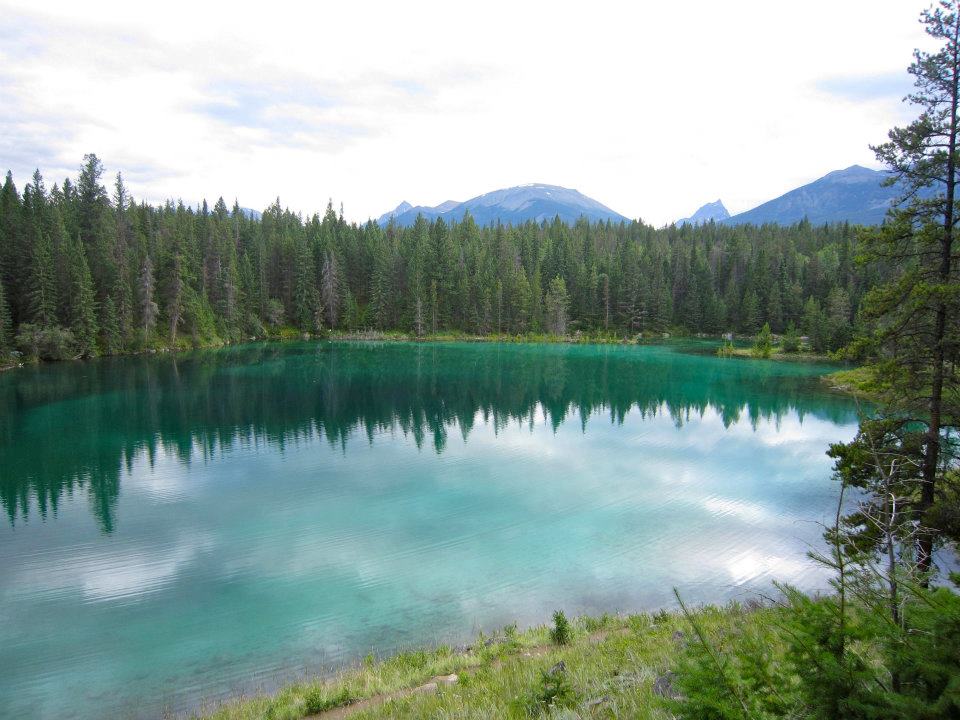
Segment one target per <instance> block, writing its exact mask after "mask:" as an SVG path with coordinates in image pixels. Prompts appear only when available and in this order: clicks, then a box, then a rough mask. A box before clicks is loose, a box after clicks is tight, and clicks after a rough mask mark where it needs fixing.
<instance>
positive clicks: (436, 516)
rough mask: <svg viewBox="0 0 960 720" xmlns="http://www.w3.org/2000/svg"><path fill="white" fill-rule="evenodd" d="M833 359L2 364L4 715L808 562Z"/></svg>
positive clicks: (247, 356) (740, 583) (380, 354)
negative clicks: (825, 379) (8, 367)
mask: <svg viewBox="0 0 960 720" xmlns="http://www.w3.org/2000/svg"><path fill="white" fill-rule="evenodd" d="M830 369H831V368H829V367H825V366H822V365H810V364H787V363H774V362H769V361H751V360H736V359H733V360H722V359H718V358H715V357H713V356H711V355H710V354H709V348H707V347H705V346H704V345H697V344H695V343H686V344H683V343H678V344H672V345H666V346H649V347H635V346H630V347H614V346H605V347H604V346H601V347H596V346H565V345H493V344H430V345H415V344H359V343H357V344H352V343H314V344H307V343H304V344H283V345H247V346H242V347H236V348H229V349H225V350H220V351H213V352H202V353H195V354H191V355H185V356H179V357H152V358H133V359H122V360H102V361H98V362H89V363H73V364H61V365H49V366H42V367H35V368H24V369H22V370H17V371H13V372H8V373H3V374H2V375H0V503H2V508H3V511H4V513H3V515H2V516H0V668H2V670H0V717H18V718H34V717H36V718H57V719H58V720H64V719H67V718H93V717H126V716H129V717H155V716H158V715H160V714H162V713H163V712H184V711H190V710H193V709H195V708H197V707H198V706H199V705H200V704H201V703H202V702H205V701H206V702H210V701H215V700H216V699H217V698H220V697H224V696H226V695H231V694H236V693H240V692H249V691H251V690H252V689H255V688H257V687H263V688H268V689H269V688H271V687H275V686H276V683H278V682H283V681H287V680H291V679H294V678H296V677H298V676H299V675H302V674H303V673H316V672H322V671H325V670H329V669H330V668H332V667H337V666H338V665H342V664H344V663H347V662H350V661H351V660H354V659H356V658H358V657H359V656H362V655H365V654H366V653H368V652H370V651H371V650H372V649H376V650H377V651H379V652H390V651H392V650H396V649H398V648H402V647H408V646H410V645H415V644H423V643H433V642H461V641H464V640H466V639H468V638H469V637H470V636H471V635H472V634H473V633H475V632H476V631H477V630H479V629H481V628H482V629H486V630H490V629H493V628H495V627H498V626H502V625H504V624H506V623H509V622H513V621H518V622H520V623H521V624H525V623H536V622H542V621H544V620H545V619H547V618H548V616H549V613H550V612H551V611H552V610H554V609H556V608H564V609H565V610H566V611H567V612H568V613H580V612H600V611H617V610H621V611H633V610H643V609H649V608H653V607H655V606H660V605H665V604H670V603H671V600H672V588H673V587H674V586H677V587H678V588H679V590H680V591H681V593H682V594H683V595H684V596H685V597H687V598H689V599H690V600H693V601H696V600H711V601H722V600H725V599H727V598H731V597H738V596H744V595H748V594H749V593H750V592H752V591H755V590H758V589H768V588H769V587H770V582H771V580H773V579H780V580H785V581H789V582H792V583H795V584H797V585H800V586H802V587H804V588H810V589H812V588H817V587H822V586H823V585H824V584H825V580H824V577H823V576H822V575H821V574H820V573H819V572H818V571H817V570H816V569H815V568H814V567H812V566H811V565H810V563H809V562H808V561H807V560H806V558H805V553H806V551H807V550H808V549H809V548H810V547H811V546H814V545H817V544H818V543H819V537H820V527H819V526H818V524H817V523H818V522H820V521H823V520H825V519H826V518H827V517H828V516H829V514H830V512H831V509H832V507H833V505H834V503H835V500H836V488H835V486H834V484H833V482H832V481H831V480H830V461H829V459H828V458H827V457H826V456H825V455H824V451H825V450H826V449H827V446H828V444H829V443H831V442H836V441H840V440H847V439H849V438H851V437H852V436H853V434H854V431H855V428H856V412H855V407H854V406H853V404H852V403H851V402H850V401H848V400H847V399H845V398H843V397H839V396H837V395H834V394H830V393H829V392H826V391H825V390H824V389H823V386H822V383H821V382H820V381H819V380H818V379H817V376H818V375H820V374H822V373H824V372H827V371H829V370H830Z"/></svg>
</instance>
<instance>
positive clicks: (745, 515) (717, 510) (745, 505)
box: [703, 497, 772, 525]
mask: <svg viewBox="0 0 960 720" xmlns="http://www.w3.org/2000/svg"><path fill="white" fill-rule="evenodd" d="M703 507H705V508H706V509H707V511H708V512H709V513H710V514H711V515H717V516H719V517H727V516H730V515H735V516H736V517H737V518H738V519H739V520H742V521H745V522H749V523H751V524H753V525H756V524H758V523H761V522H763V523H764V524H766V523H768V522H769V521H770V520H771V519H772V518H771V514H770V513H769V512H768V511H767V510H766V509H765V508H763V507H762V506H760V505H758V504H757V503H752V502H748V501H746V500H731V499H728V498H721V497H708V498H704V500H703Z"/></svg>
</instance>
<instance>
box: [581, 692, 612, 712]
mask: <svg viewBox="0 0 960 720" xmlns="http://www.w3.org/2000/svg"><path fill="white" fill-rule="evenodd" d="M605 702H610V696H609V695H602V696H600V697H598V698H593V699H592V700H587V701H586V702H585V703H584V704H583V707H585V708H586V709H587V710H589V709H590V708H594V707H596V706H597V705H603V704H604V703H605Z"/></svg>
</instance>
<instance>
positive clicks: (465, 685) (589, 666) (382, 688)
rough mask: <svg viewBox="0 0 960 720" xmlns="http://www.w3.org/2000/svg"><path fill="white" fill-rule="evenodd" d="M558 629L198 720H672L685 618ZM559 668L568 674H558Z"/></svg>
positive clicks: (723, 619)
mask: <svg viewBox="0 0 960 720" xmlns="http://www.w3.org/2000/svg"><path fill="white" fill-rule="evenodd" d="M775 612H777V611H776V610H773V609H769V608H763V609H758V610H752V611H751V610H746V609H745V608H744V607H742V606H740V605H730V606H727V607H725V608H713V607H710V608H705V609H699V610H696V611H694V613H695V615H696V618H697V619H698V621H699V623H698V624H700V625H701V627H702V628H704V629H705V631H706V632H708V633H719V632H721V631H724V630H727V631H729V630H731V629H735V628H736V629H742V628H743V627H744V625H745V624H749V625H750V626H751V627H752V628H755V629H757V630H758V631H759V632H761V633H767V634H770V631H769V627H770V626H771V623H770V619H771V617H770V616H771V614H772V613H775ZM551 629H552V628H551V627H550V626H541V627H535V628H531V629H529V630H525V631H519V632H518V631H517V630H516V629H515V628H513V627H510V628H505V629H504V631H503V632H501V633H497V634H496V635H495V636H494V637H493V638H484V637H483V636H481V637H480V638H479V639H478V641H477V642H475V643H474V644H473V646H472V647H471V648H470V649H468V650H466V651H462V652H455V651H453V650H451V649H450V648H448V647H439V648H435V649H429V650H420V651H416V652H408V653H403V654H400V655H396V656H394V657H391V658H389V659H385V660H382V661H374V660H372V659H371V658H368V659H367V660H365V661H364V662H362V663H360V664H359V665H357V666H355V667H353V668H349V669H347V670H344V671H343V672H342V673H340V674H339V675H337V676H336V677H334V678H329V679H319V678H318V679H317V680H315V681H312V682H301V683H298V684H296V685H291V686H289V687H286V688H284V689H283V690H281V691H280V692H278V693H276V694H275V695H272V696H261V697H255V698H252V699H244V700H239V701H235V702H232V703H227V704H224V705H222V706H220V707H218V708H216V709H211V710H210V711H209V712H208V713H207V714H202V715H200V716H198V717H203V718H206V719H207V720H254V719H255V718H263V719H269V720H294V719H296V718H302V717H306V716H309V715H310V714H312V713H316V712H320V711H323V710H327V709H332V708H338V707H342V706H348V705H350V704H352V703H355V702H358V701H361V700H364V699H369V698H377V700H379V701H382V702H379V703H377V704H369V705H366V706H359V707H358V708H357V710H356V712H353V713H351V714H350V717H351V718H357V720H364V719H371V718H397V719H402V718H410V719H411V720H412V719H413V718H477V719H478V720H479V719H480V718H484V719H486V718H516V719H518V720H519V719H522V718H531V717H553V718H560V717H571V718H572V717H580V718H658V719H662V720H666V719H667V718H669V717H671V715H670V713H669V708H668V705H667V704H666V701H665V700H664V699H663V698H661V697H659V696H658V695H656V694H655V693H654V691H653V685H654V682H655V681H656V679H657V678H658V677H661V676H663V675H664V674H665V673H667V672H669V671H671V670H672V669H674V668H675V667H676V659H677V655H678V653H679V652H680V650H681V648H682V647H683V645H684V644H685V643H687V642H690V641H691V637H692V632H691V629H690V626H689V623H688V621H687V620H686V619H685V618H684V617H683V616H682V615H680V614H679V613H677V612H662V611H661V612H659V613H657V614H655V615H650V614H639V615H629V616H622V615H603V616H601V617H593V618H590V617H583V618H577V619H576V620H572V621H571V622H570V626H569V637H568V638H567V639H568V642H567V643H566V644H556V643H554V642H552V641H551ZM772 637H773V636H772V634H771V642H774V640H773V639H772ZM560 662H562V663H563V669H562V670H557V669H556V668H557V665H558V663H560ZM453 673H456V674H457V675H458V678H459V679H458V681H457V682H456V683H453V684H450V685H443V684H439V685H438V687H436V688H435V689H434V688H432V687H431V688H430V689H429V690H427V691H421V692H416V693H413V692H410V691H411V690H412V689H414V688H417V687H419V686H422V685H423V684H424V683H427V682H428V681H430V679H431V678H434V677H437V676H443V675H450V674H453ZM384 696H389V697H388V698H387V697H384ZM571 712H575V713H576V715H573V714H571ZM564 713H566V714H564Z"/></svg>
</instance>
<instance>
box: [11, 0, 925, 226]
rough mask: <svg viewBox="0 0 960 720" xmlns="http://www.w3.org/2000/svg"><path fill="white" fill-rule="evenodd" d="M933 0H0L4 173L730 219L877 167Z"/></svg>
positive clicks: (140, 192)
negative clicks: (101, 167)
mask: <svg viewBox="0 0 960 720" xmlns="http://www.w3.org/2000/svg"><path fill="white" fill-rule="evenodd" d="M928 4H929V3H926V2H915V1H914V0H867V1H862V0H830V1H828V2H821V1H819V0H812V1H811V0H808V1H807V2H803V3H797V2H794V3H786V2H778V1H772V0H764V1H762V2H760V1H758V2H740V1H731V2H716V1H715V0H712V1H709V2H686V3H683V5H682V7H681V6H680V4H679V3H670V2H639V1H636V2H603V1H601V0H595V1H593V2H588V3H586V2H576V3H566V2H556V1H553V2H524V1H523V0H512V1H511V2H492V1H489V0H488V1H486V2H482V3H470V4H467V3H457V2H449V1H448V2H437V3H425V2H413V1H408V2H383V3H368V2H358V1H356V0H351V1H350V2H336V3H319V2H318V3H310V4H306V3H303V4H287V3H285V2H279V1H275V2H267V3H265V2H258V3H256V4H251V5H250V6H247V5H246V4H245V3H224V4H223V5H220V6H217V7H215V6H214V5H215V4H214V3H205V2H193V3H177V2H166V3H162V4H159V5H151V6H150V7H151V9H150V11H149V12H146V11H145V10H144V9H143V8H144V7H145V6H144V5H143V4H142V3H137V2H130V0H124V2H118V3H98V2H85V3H77V2H69V3H68V2H50V1H47V2H43V3H37V2H36V0H30V1H20V0H16V1H13V2H10V1H7V0H0V17H2V18H3V20H2V22H0V108H2V111H0V165H2V166H3V169H7V168H9V169H10V170H12V171H13V173H14V176H15V179H16V181H17V186H18V187H20V188H22V186H23V184H24V182H26V181H27V180H28V179H29V175H30V173H32V171H33V169H34V168H36V167H39V168H40V170H41V172H43V174H44V176H45V178H46V179H47V185H48V187H49V186H50V185H52V184H53V182H54V181H55V180H56V181H60V180H62V178H63V177H65V176H67V175H70V176H75V175H76V172H77V169H78V167H79V165H80V163H81V160H82V158H83V155H84V153H88V152H95V153H97V154H98V155H99V156H100V158H101V159H102V160H103V162H104V164H105V166H106V168H107V172H108V173H109V174H110V175H111V177H112V176H113V174H115V173H116V171H117V170H121V171H122V172H123V173H124V177H125V178H126V179H127V182H128V185H129V186H130V188H131V190H132V192H133V193H134V196H135V197H136V198H137V199H147V200H149V201H159V200H163V199H165V198H182V199H183V200H184V201H185V202H189V203H195V202H197V201H198V200H200V199H202V198H204V197H206V198H208V199H209V200H210V201H211V203H212V202H213V201H214V200H216V198H217V197H218V196H221V195H222V196H223V197H224V198H225V199H226V200H227V202H228V203H232V201H233V199H234V198H237V199H239V201H240V204H241V205H244V206H246V207H253V208H257V209H260V208H263V207H265V206H266V205H267V204H268V203H270V202H271V201H272V200H273V199H274V198H275V197H277V196H278V195H279V197H280V198H281V202H282V204H283V205H285V206H288V207H290V208H292V209H294V210H297V211H302V212H304V213H312V212H314V211H317V210H320V211H322V209H323V207H325V205H326V203H327V200H328V199H332V200H333V202H334V204H335V205H339V204H340V203H342V204H343V206H344V209H345V214H346V216H347V218H348V219H350V220H357V221H363V220H366V219H367V218H368V217H371V216H373V217H376V216H378V215H380V214H381V213H383V212H385V211H386V210H389V209H391V208H393V207H394V206H395V205H397V204H398V203H399V202H400V201H401V200H408V201H410V202H412V203H413V204H429V205H435V204H437V203H440V202H442V201H444V200H447V199H454V200H465V199H467V198H470V197H473V196H475V195H479V194H481V193H483V192H487V191H489V190H494V189H497V188H501V187H507V186H511V185H519V184H523V183H528V182H544V183H551V184H555V185H563V186H565V187H571V188H576V189H578V190H580V191H581V192H583V193H585V194H587V195H589V196H591V197H593V198H595V199H597V200H599V201H600V202H602V203H604V204H606V205H609V206H610V207H611V208H613V209H614V210H616V211H618V212H620V213H623V214H624V215H627V216H629V217H633V218H638V217H639V218H642V219H644V220H645V221H647V222H652V223H654V224H657V225H660V224H663V223H666V222H670V221H672V220H674V219H676V218H678V217H682V216H685V215H689V214H690V213H692V212H693V211H694V210H695V209H696V208H697V207H698V206H699V205H701V204H703V203H705V202H708V201H712V200H716V199H717V198H718V197H719V198H722V199H723V201H724V203H725V204H726V205H727V207H728V209H729V210H730V211H731V212H733V213H736V212H739V211H743V210H747V209H749V208H751V207H754V206H755V205H758V204H759V203H761V202H763V201H765V200H768V199H770V198H772V197H775V196H777V195H779V194H781V193H783V192H785V191H786V190H789V189H791V188H793V187H796V186H797V185H800V184H803V183H805V182H809V181H810V180H813V179H815V178H817V177H820V176H821V175H824V174H825V173H827V172H829V171H830V170H835V169H838V168H842V167H846V166H848V165H852V164H854V163H857V164H861V165H869V166H872V167H878V166H877V165H876V163H875V162H874V158H873V153H871V152H870V150H869V147H868V145H869V144H870V143H877V142H882V141H883V140H884V139H885V137H886V132H887V130H888V129H889V128H890V127H891V126H892V125H895V124H898V123H899V124H903V123H904V122H905V121H907V120H909V119H911V118H912V117H913V116H914V115H915V112H914V111H911V110H910V109H909V108H908V107H907V106H905V105H904V104H903V103H901V98H902V96H903V95H904V94H905V93H906V92H907V91H908V90H909V89H910V77H909V76H908V75H907V73H906V67H907V66H908V65H909V63H910V61H911V54H912V51H913V49H914V48H915V47H917V46H928V47H929V45H928V44H927V40H926V38H925V36H924V34H923V31H922V27H921V25H920V24H919V22H918V17H919V12H920V10H921V9H923V8H924V7H926V6H927V5H928ZM303 6H308V7H307V8H306V9H305V7H303Z"/></svg>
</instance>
